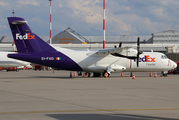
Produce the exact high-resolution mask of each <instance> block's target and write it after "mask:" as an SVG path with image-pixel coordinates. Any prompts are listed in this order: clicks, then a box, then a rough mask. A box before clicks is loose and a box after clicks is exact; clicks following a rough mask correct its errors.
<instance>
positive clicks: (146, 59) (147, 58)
mask: <svg viewBox="0 0 179 120" xmlns="http://www.w3.org/2000/svg"><path fill="white" fill-rule="evenodd" d="M134 62H136V59H135V60H134ZM139 62H155V57H154V58H152V57H150V55H145V56H144V57H142V58H141V57H139Z"/></svg>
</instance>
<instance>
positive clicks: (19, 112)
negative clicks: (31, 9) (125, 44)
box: [0, 70, 179, 120]
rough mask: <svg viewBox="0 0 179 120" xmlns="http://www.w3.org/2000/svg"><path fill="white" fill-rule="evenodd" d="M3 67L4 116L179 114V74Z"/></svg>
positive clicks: (70, 118) (131, 119) (139, 117)
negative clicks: (76, 72)
mask: <svg viewBox="0 0 179 120" xmlns="http://www.w3.org/2000/svg"><path fill="white" fill-rule="evenodd" d="M135 75H136V76H135V79H132V77H130V73H128V72H126V73H125V72H124V77H121V74H120V73H115V74H112V75H111V77H110V78H102V77H101V78H97V77H81V76H77V77H74V76H73V77H72V78H70V72H69V71H54V72H53V71H34V70H20V71H19V72H13V71H11V72H6V71H0V120H119V119H121V120H178V119H179V75H168V77H160V73H157V77H154V74H153V77H149V72H138V73H137V72H136V73H135Z"/></svg>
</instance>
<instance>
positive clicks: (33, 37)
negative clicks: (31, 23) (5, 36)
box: [16, 33, 35, 40]
mask: <svg viewBox="0 0 179 120" xmlns="http://www.w3.org/2000/svg"><path fill="white" fill-rule="evenodd" d="M17 39H20V40H31V39H35V35H31V34H30V33H26V34H25V35H20V34H19V33H17V34H16V40H17Z"/></svg>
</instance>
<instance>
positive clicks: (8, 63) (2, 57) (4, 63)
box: [0, 52, 32, 68]
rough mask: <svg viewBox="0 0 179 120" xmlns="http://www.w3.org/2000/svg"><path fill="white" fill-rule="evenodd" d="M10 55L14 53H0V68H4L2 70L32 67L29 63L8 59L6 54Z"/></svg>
mask: <svg viewBox="0 0 179 120" xmlns="http://www.w3.org/2000/svg"><path fill="white" fill-rule="evenodd" d="M11 53H14V52H0V67H4V68H7V67H20V66H26V67H32V66H31V65H30V63H29V62H25V61H21V60H15V59H12V58H8V57H7V54H11Z"/></svg>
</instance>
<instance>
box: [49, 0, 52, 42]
mask: <svg viewBox="0 0 179 120" xmlns="http://www.w3.org/2000/svg"><path fill="white" fill-rule="evenodd" d="M49 1H50V44H52V3H51V2H52V0H49Z"/></svg>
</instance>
